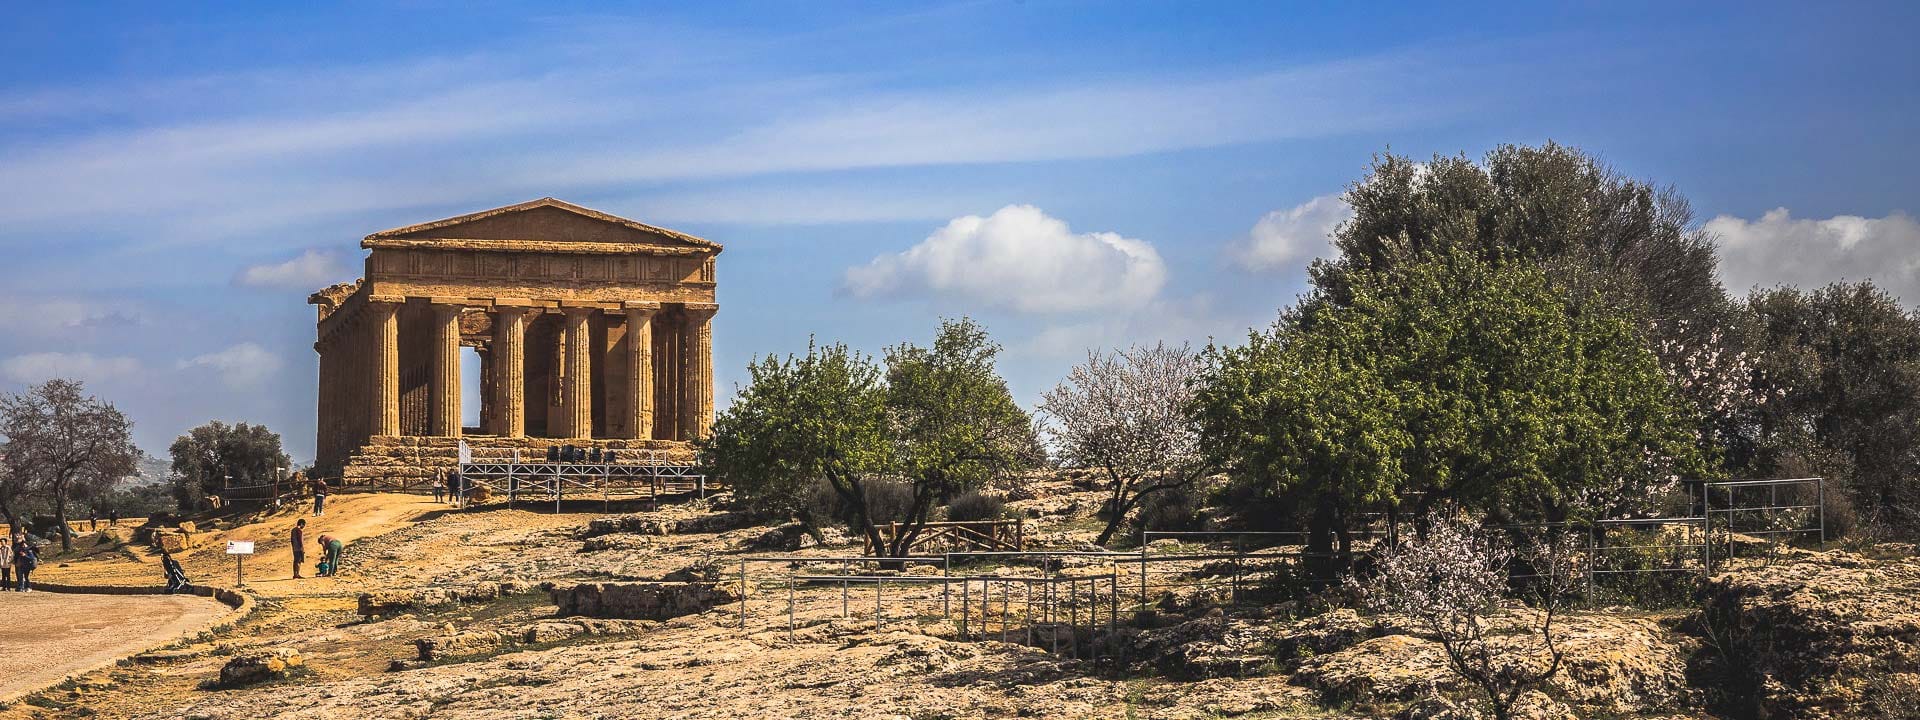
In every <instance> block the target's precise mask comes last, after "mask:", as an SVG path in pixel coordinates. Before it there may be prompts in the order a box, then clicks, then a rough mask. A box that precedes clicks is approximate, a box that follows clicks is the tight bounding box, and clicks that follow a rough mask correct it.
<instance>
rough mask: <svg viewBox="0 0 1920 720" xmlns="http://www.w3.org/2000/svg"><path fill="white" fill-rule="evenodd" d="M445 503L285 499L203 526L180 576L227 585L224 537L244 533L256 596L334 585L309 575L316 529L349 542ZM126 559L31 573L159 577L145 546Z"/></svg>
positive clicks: (229, 571) (396, 497) (137, 581)
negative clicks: (298, 555)
mask: <svg viewBox="0 0 1920 720" xmlns="http://www.w3.org/2000/svg"><path fill="white" fill-rule="evenodd" d="M448 507H449V506H447V505H444V504H440V503H435V502H434V501H433V498H431V497H423V496H419V495H402V494H388V493H372V494H354V495H335V496H333V497H330V498H327V512H326V514H325V515H322V516H320V517H314V516H313V513H312V506H311V505H305V504H302V505H297V506H289V507H287V508H285V509H283V510H282V511H281V512H279V513H277V514H274V515H272V516H270V517H268V518H266V519H265V520H264V521H262V522H258V523H254V524H251V525H247V526H245V527H241V528H237V529H234V530H231V531H227V532H220V533H211V534H209V536H208V537H207V538H206V539H205V541H204V542H203V544H202V545H201V546H200V547H198V548H195V549H194V550H192V551H191V552H188V553H186V554H185V555H184V556H183V557H182V559H181V564H182V566H183V567H185V569H186V571H187V577H188V578H189V579H191V580H192V581H194V582H197V583H207V584H217V585H232V584H233V581H234V559H233V557H232V556H229V555H227V554H226V544H227V541H228V540H251V541H253V543H254V554H253V555H252V556H250V557H248V558H247V560H246V580H247V589H248V590H249V591H251V592H253V593H254V594H256V595H259V596H261V597H282V596H288V595H311V594H316V593H327V592H332V591H335V588H334V587H333V586H334V585H335V584H336V581H335V580H333V579H331V578H312V575H313V567H314V564H315V563H316V562H318V561H319V559H320V551H319V549H318V546H317V545H316V543H315V542H314V539H315V538H318V537H320V535H322V534H328V535H332V536H334V537H337V538H340V539H341V540H343V541H345V542H346V543H348V544H349V545H351V544H352V543H354V542H355V541H357V540H360V539H363V538H367V537H372V536H375V535H379V534H382V533H385V532H388V531H390V530H393V529H394V528H397V527H403V526H405V525H407V524H410V523H413V522H417V521H419V520H422V519H425V518H428V517H431V516H433V515H435V514H438V513H441V512H443V511H445V510H447V508H448ZM302 519H304V520H306V521H307V529H306V544H307V564H306V567H305V569H304V570H303V574H305V575H306V576H308V579H303V580H301V581H298V582H294V581H292V577H293V548H292V546H291V543H290V542H289V540H288V534H289V533H290V532H291V531H292V530H293V525H294V523H295V522H297V521H299V520H302ZM132 554H133V556H134V557H133V559H137V560H140V561H142V562H128V561H127V560H128V559H129V558H127V557H124V556H114V555H107V556H100V557H98V558H94V559H87V560H80V561H75V562H71V563H67V564H64V565H61V566H54V567H44V568H42V569H41V570H40V571H39V572H37V573H35V575H34V577H36V578H38V579H40V580H44V581H46V582H70V583H90V584H111V585H157V584H160V583H161V582H162V578H161V573H160V565H159V562H158V560H157V558H158V555H157V554H154V553H153V552H152V551H151V550H150V549H146V548H139V549H133V550H132Z"/></svg>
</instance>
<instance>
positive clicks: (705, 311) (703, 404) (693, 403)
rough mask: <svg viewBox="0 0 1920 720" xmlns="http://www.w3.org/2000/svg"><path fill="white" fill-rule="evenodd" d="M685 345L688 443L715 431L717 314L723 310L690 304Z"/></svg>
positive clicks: (683, 428)
mask: <svg viewBox="0 0 1920 720" xmlns="http://www.w3.org/2000/svg"><path fill="white" fill-rule="evenodd" d="M686 309H687V326H686V337H685V338H684V342H685V346H684V347H685V350H684V352H685V354H686V370H685V371H684V372H683V375H684V376H685V378H686V380H685V384H683V385H682V386H681V387H683V388H684V389H685V390H684V392H685V395H684V396H683V397H684V398H685V399H684V400H682V401H681V407H682V408H683V409H682V413H683V414H684V416H685V418H686V419H685V420H683V421H681V423H680V427H681V431H682V433H683V434H684V435H685V436H686V437H685V438H684V439H687V440H693V439H697V438H703V437H706V436H707V430H708V429H709V428H712V427H713V314H714V313H716V312H719V310H720V306H719V305H715V304H713V303H687V305H686Z"/></svg>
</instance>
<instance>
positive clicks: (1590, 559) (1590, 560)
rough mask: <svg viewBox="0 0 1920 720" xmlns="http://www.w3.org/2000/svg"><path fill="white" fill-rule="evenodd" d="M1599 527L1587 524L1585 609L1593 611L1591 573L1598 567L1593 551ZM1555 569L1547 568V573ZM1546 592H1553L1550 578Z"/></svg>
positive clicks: (1596, 543)
mask: <svg viewBox="0 0 1920 720" xmlns="http://www.w3.org/2000/svg"><path fill="white" fill-rule="evenodd" d="M1599 527H1600V524H1599V523H1587V609H1588V610H1592V609H1593V571H1594V570H1595V569H1597V568H1596V565H1598V562H1597V560H1598V557H1599V556H1598V555H1597V554H1596V552H1595V549H1596V548H1597V547H1598V544H1599V542H1598V541H1599ZM1556 569H1557V568H1549V569H1548V570H1547V572H1548V573H1552V572H1554V570H1556ZM1547 590H1548V592H1552V590H1553V578H1552V577H1551V576H1549V577H1548V578H1547Z"/></svg>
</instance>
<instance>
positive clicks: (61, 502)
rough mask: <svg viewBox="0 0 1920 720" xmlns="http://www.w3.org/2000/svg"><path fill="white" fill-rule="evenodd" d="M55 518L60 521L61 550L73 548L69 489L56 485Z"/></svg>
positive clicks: (66, 550)
mask: <svg viewBox="0 0 1920 720" xmlns="http://www.w3.org/2000/svg"><path fill="white" fill-rule="evenodd" d="M53 519H54V521H56V522H58V523H60V551H61V552H71V551H72V550H73V528H71V527H68V526H67V489H66V488H65V487H55V488H54V491H53Z"/></svg>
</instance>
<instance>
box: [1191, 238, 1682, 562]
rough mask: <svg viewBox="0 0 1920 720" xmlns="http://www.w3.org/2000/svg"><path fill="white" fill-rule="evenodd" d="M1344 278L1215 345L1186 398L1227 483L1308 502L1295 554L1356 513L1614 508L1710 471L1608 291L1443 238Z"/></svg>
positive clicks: (1672, 395)
mask: <svg viewBox="0 0 1920 720" xmlns="http://www.w3.org/2000/svg"><path fill="white" fill-rule="evenodd" d="M1357 279H1359V280H1360V282H1356V283H1353V284H1351V285H1350V286H1349V293H1348V296H1347V297H1346V298H1345V299H1344V302H1337V303H1336V302H1331V301H1329V300H1328V298H1326V297H1325V295H1324V294H1315V295H1310V296H1308V297H1306V298H1305V299H1303V301H1302V303H1301V305H1300V306H1299V307H1297V308H1295V309H1293V310H1290V311H1288V312H1287V313H1285V314H1284V315H1283V316H1282V318H1281V319H1280V321H1279V322H1277V323H1276V324H1275V325H1274V327H1273V328H1272V329H1271V330H1270V331H1268V332H1266V333H1255V334H1254V335H1253V336H1252V337H1251V338H1250V339H1249V342H1248V344H1247V345H1246V346H1244V347H1239V348H1210V349H1209V350H1208V352H1207V353H1206V364H1205V366H1204V369H1203V370H1202V373H1201V385H1200V391H1199V393H1198V395H1197V397H1196V398H1195V402H1194V418H1195V421H1196V422H1197V423H1198V425H1199V428H1200V437H1201V450H1202V452H1203V453H1205V454H1206V455H1207V456H1208V457H1209V458H1210V459H1212V460H1213V461H1215V462H1217V463H1219V464H1220V466H1221V467H1223V468H1225V469H1227V470H1228V471H1229V474H1230V476H1231V477H1232V478H1233V479H1234V481H1235V482H1236V483H1237V484H1240V485H1242V486H1243V487H1247V488H1250V489H1251V490H1253V491H1254V492H1256V493H1259V494H1263V495H1266V496H1269V497H1276V496H1293V497H1296V498H1297V499H1298V500H1299V501H1300V502H1302V503H1304V504H1306V505H1307V507H1309V508H1311V509H1312V519H1311V522H1310V525H1309V527H1310V530H1311V531H1312V532H1311V534H1310V535H1309V549H1310V550H1316V551H1321V552H1325V551H1328V550H1330V549H1331V547H1330V541H1331V536H1332V535H1333V534H1335V533H1336V532H1338V530H1340V529H1341V528H1343V527H1344V526H1345V525H1346V522H1344V519H1345V517H1349V516H1351V514H1353V513H1356V512H1359V511H1363V510H1366V509H1370V508H1379V509H1385V510H1388V511H1389V512H1395V511H1398V510H1399V509H1400V507H1401V505H1402V504H1403V503H1411V505H1412V509H1413V510H1414V513H1415V519H1416V520H1419V519H1421V518H1424V517H1426V516H1428V511H1429V510H1431V509H1433V508H1435V507H1438V506H1440V505H1442V504H1452V505H1458V506H1462V507H1467V508H1471V509H1474V510H1477V511H1479V512H1481V513H1484V514H1487V515H1489V516H1491V517H1494V518H1496V519H1504V520H1541V519H1544V520H1562V519H1566V518H1568V517H1570V516H1573V517H1579V516H1609V517H1611V516H1614V515H1617V514H1619V513H1623V512H1628V511H1632V510H1634V509H1636V508H1637V504H1638V503H1644V502H1645V501H1646V500H1647V499H1648V498H1649V497H1650V496H1653V495H1657V494H1659V493H1660V492H1661V491H1662V490H1665V489H1668V488H1671V487H1672V486H1673V484H1674V483H1675V481H1676V480H1677V477H1676V476H1679V475H1700V474H1704V473H1705V472H1706V469H1705V467H1704V462H1703V456H1702V453H1701V452H1700V450H1699V448H1698V447H1697V446H1696V445H1695V444H1694V442H1693V441H1694V430H1695V423H1694V415H1693V412H1694V411H1693V409H1692V408H1691V407H1689V406H1688V405H1687V404H1686V403H1685V402H1683V401H1682V400H1681V399H1680V398H1679V396H1678V395H1677V393H1676V391H1675V389H1674V387H1673V386H1672V384H1671V383H1670V382H1669V381H1668V379H1667V378H1666V376H1665V374H1664V373H1663V371H1662V370H1661V367H1660V364H1659V362H1658V361H1657V360H1656V359H1655V358H1654V356H1653V354H1652V352H1651V351H1649V350H1648V349H1647V346H1646V343H1645V340H1644V338H1643V337H1642V336H1641V334H1640V332H1639V331H1638V330H1637V329H1636V327H1635V324H1634V323H1632V322H1631V321H1630V320H1628V319H1627V318H1624V317H1622V316H1620V315H1618V314H1614V313H1609V312H1607V311H1606V306H1605V305H1604V304H1603V303H1598V302H1593V303H1588V304H1585V305H1575V304H1574V303H1572V302H1570V301H1569V300H1567V299H1566V298H1565V296H1564V295H1563V294H1562V293H1561V292H1560V291H1559V290H1558V289H1556V288H1554V287H1553V286H1552V285H1551V284H1550V282H1549V280H1548V277H1547V275H1546V273H1545V272H1544V271H1543V270H1541V269H1539V268H1537V267H1533V266H1530V265H1525V264H1508V265H1501V266H1496V265H1494V264H1492V263H1489V262H1486V261H1484V260H1481V259H1480V258H1477V257H1475V256H1473V255H1471V254H1467V253H1462V252H1457V251H1456V252H1448V253H1444V254H1428V255H1427V256H1426V257H1424V258H1419V259H1413V260H1411V261H1409V262H1403V263H1397V264H1396V265H1395V266H1394V267H1393V268H1391V269H1387V270H1382V271H1365V272H1364V273H1361V276H1360V277H1358V278H1357ZM1340 539H1341V541H1342V542H1341V545H1342V547H1341V551H1342V554H1343V555H1344V554H1345V552H1346V551H1347V550H1348V544H1349V543H1348V542H1347V539H1346V538H1345V537H1344V536H1342V537H1341V538H1340Z"/></svg>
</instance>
